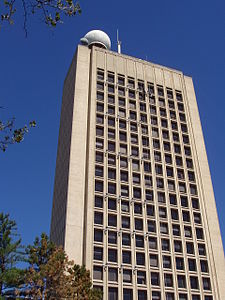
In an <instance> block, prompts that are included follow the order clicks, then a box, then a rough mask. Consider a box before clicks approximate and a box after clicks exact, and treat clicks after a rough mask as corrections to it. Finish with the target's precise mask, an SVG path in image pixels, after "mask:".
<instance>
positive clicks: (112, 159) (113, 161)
mask: <svg viewBox="0 0 225 300" xmlns="http://www.w3.org/2000/svg"><path fill="white" fill-rule="evenodd" d="M108 164H109V165H111V166H115V165H116V157H115V155H111V154H109V155H108Z"/></svg>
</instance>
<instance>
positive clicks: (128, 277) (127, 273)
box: [123, 270, 132, 283]
mask: <svg viewBox="0 0 225 300" xmlns="http://www.w3.org/2000/svg"><path fill="white" fill-rule="evenodd" d="M123 282H126V283H132V271H131V270H123Z"/></svg>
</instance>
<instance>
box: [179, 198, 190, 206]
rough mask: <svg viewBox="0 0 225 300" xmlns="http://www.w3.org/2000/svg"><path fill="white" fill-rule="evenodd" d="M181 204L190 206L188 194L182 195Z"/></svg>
mask: <svg viewBox="0 0 225 300" xmlns="http://www.w3.org/2000/svg"><path fill="white" fill-rule="evenodd" d="M180 204H181V206H183V207H188V199H187V197H186V196H181V197H180Z"/></svg>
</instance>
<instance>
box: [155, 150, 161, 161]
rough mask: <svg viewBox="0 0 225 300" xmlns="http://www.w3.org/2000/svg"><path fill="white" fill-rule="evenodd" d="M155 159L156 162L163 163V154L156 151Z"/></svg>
mask: <svg viewBox="0 0 225 300" xmlns="http://www.w3.org/2000/svg"><path fill="white" fill-rule="evenodd" d="M154 159H155V161H161V160H162V158H161V153H160V152H157V151H154Z"/></svg>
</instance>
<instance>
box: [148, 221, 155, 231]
mask: <svg viewBox="0 0 225 300" xmlns="http://www.w3.org/2000/svg"><path fill="white" fill-rule="evenodd" d="M148 232H156V225H155V221H150V220H148Z"/></svg>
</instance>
